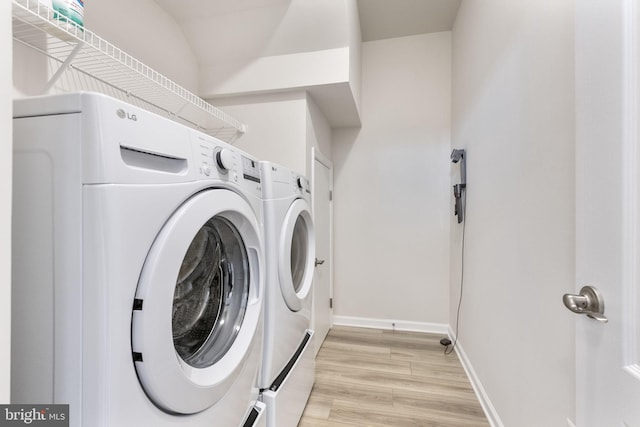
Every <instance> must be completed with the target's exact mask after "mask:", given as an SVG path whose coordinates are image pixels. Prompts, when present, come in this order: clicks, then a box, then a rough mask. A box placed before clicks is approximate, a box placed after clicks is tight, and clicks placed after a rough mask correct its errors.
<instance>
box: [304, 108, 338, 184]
mask: <svg viewBox="0 0 640 427" xmlns="http://www.w3.org/2000/svg"><path fill="white" fill-rule="evenodd" d="M306 140H307V152H306V154H305V155H306V157H307V163H306V172H305V174H306V175H307V177H309V178H310V179H311V178H312V177H311V152H312V150H313V148H314V147H315V148H317V149H318V150H319V151H320V152H321V153H322V154H323V155H324V156H325V157H326V158H327V159H331V153H332V150H331V141H332V131H331V126H330V125H329V122H328V121H327V118H326V117H325V116H324V114H323V113H322V111H321V110H320V108H319V107H318V105H317V104H316V102H315V101H314V100H313V98H312V97H311V96H309V95H307V137H306Z"/></svg>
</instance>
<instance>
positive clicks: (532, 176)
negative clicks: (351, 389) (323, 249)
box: [449, 0, 575, 427]
mask: <svg viewBox="0 0 640 427" xmlns="http://www.w3.org/2000/svg"><path fill="white" fill-rule="evenodd" d="M573 42H574V37H573V0H539V1H535V2H534V1H529V0H487V1H483V2H475V1H463V2H462V5H461V7H460V10H459V12H458V17H457V20H456V23H455V27H454V31H453V82H452V85H453V109H452V111H453V113H452V146H453V147H455V148H465V149H466V150H467V190H468V195H467V225H466V233H467V235H466V243H465V244H466V247H465V257H464V261H465V266H464V268H465V270H464V280H465V282H464V295H463V302H462V312H461V317H460V322H461V323H460V332H459V336H460V344H461V346H462V349H463V350H464V352H465V353H466V355H467V356H468V358H469V360H470V361H471V364H472V367H473V369H474V371H475V373H476V375H477V377H478V379H479V380H480V383H481V384H482V386H483V387H484V389H485V391H486V393H487V395H488V396H489V398H490V401H491V403H492V404H493V406H494V407H495V409H496V411H497V413H498V415H499V418H500V419H501V420H502V423H503V425H505V426H518V427H539V426H545V427H565V426H566V425H567V423H566V419H567V418H571V419H575V417H574V416H575V403H574V399H575V390H574V389H575V387H574V353H575V350H574V330H573V324H574V321H575V319H574V317H573V316H572V315H571V314H570V313H568V312H567V311H566V309H564V307H563V305H562V302H561V298H562V294H563V293H565V292H567V291H568V290H573V289H574V288H575V283H574V249H575V248H574V246H575V245H574V69H573V58H574V56H573V54H574V51H573ZM453 221H454V219H453V217H452V226H451V230H452V233H451V238H452V240H451V242H452V244H451V271H452V274H451V298H450V314H449V319H450V322H451V325H452V326H455V315H456V306H457V302H458V296H459V287H460V283H459V278H460V274H459V263H460V250H461V247H460V243H461V231H462V227H461V226H459V225H458V224H457V223H455V222H453Z"/></svg>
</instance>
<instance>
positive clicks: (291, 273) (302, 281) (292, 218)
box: [278, 199, 316, 311]
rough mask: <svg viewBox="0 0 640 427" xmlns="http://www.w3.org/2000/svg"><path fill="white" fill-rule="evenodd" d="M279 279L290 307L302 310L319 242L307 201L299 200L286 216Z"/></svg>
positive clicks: (281, 239)
mask: <svg viewBox="0 0 640 427" xmlns="http://www.w3.org/2000/svg"><path fill="white" fill-rule="evenodd" d="M279 255H280V256H279V265H278V276H279V279H280V287H281V291H282V295H283V297H284V300H285V302H286V303H287V306H288V307H289V309H290V310H292V311H299V310H300V309H301V308H302V300H304V299H305V298H307V297H308V296H309V293H310V292H311V283H312V280H313V268H314V262H315V256H316V238H315V232H314V229H313V220H312V219H311V209H310V207H309V204H308V203H307V202H306V201H305V200H304V199H296V200H295V201H294V202H293V203H292V204H291V207H290V208H289V210H288V211H287V215H286V216H285V219H284V223H283V226H282V234H281V236H280V254H279Z"/></svg>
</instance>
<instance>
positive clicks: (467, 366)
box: [449, 329, 575, 427]
mask: <svg viewBox="0 0 640 427" xmlns="http://www.w3.org/2000/svg"><path fill="white" fill-rule="evenodd" d="M449 338H450V339H451V341H453V340H454V334H453V331H452V330H451V329H449ZM455 350H456V354H457V355H458V358H459V359H460V363H462V367H463V368H464V370H465V372H466V373H467V377H468V378H469V381H470V382H471V386H472V387H473V390H474V391H475V393H476V396H477V397H478V400H479V401H480V405H481V406H482V409H483V410H484V413H485V415H486V416H487V420H488V421H489V424H491V427H504V424H503V423H502V420H500V416H498V412H497V411H496V408H495V407H494V406H493V404H492V403H491V400H490V399H489V396H488V395H487V392H486V391H485V390H484V387H483V386H482V383H481V382H480V379H479V378H478V375H477V374H476V372H475V370H474V369H473V366H472V365H471V362H470V361H469V358H468V357H467V355H466V353H465V352H464V349H463V348H462V345H461V343H460V341H458V342H457V343H456V347H455ZM574 427H575V426H574Z"/></svg>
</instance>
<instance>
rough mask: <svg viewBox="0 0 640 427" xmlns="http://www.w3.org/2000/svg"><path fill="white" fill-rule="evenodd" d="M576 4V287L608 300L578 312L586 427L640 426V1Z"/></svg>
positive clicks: (581, 419)
mask: <svg viewBox="0 0 640 427" xmlns="http://www.w3.org/2000/svg"><path fill="white" fill-rule="evenodd" d="M575 7H576V21H575V25H576V27H575V31H576V70H575V71H576V281H577V284H576V285H577V287H576V293H577V292H578V291H579V290H580V289H581V287H582V286H583V285H591V286H594V287H596V288H597V289H598V290H599V291H600V294H601V295H602V297H603V300H604V304H605V310H604V316H606V317H607V318H608V323H601V322H599V321H597V320H593V319H591V318H589V317H587V316H584V315H578V316H579V317H577V318H576V395H577V398H576V421H577V426H578V427H605V426H606V427H635V426H640V340H639V339H638V338H639V334H640V305H639V304H638V302H639V298H640V292H639V291H640V286H638V280H639V278H640V275H639V274H640V269H639V268H640V262H639V259H638V256H639V255H640V251H639V249H640V247H639V246H638V244H639V243H640V240H639V236H640V234H639V230H640V211H639V209H638V208H639V205H638V202H639V201H640V197H639V196H640V194H639V191H640V185H639V184H640V179H639V178H640V176H639V172H640V170H639V169H638V167H639V165H640V163H639V158H638V154H639V153H640V147H639V142H640V140H639V139H638V127H639V126H638V123H639V120H638V119H639V112H640V110H639V109H638V105H639V101H640V97H639V94H638V82H639V81H640V76H639V74H638V73H639V71H640V70H639V68H638V60H639V56H640V55H639V52H638V49H640V44H638V39H639V37H638V35H639V32H640V29H639V28H638V5H637V0H578V1H577V2H576V3H575Z"/></svg>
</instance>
